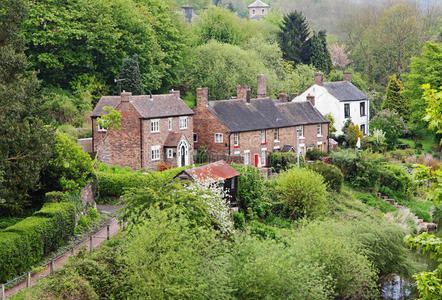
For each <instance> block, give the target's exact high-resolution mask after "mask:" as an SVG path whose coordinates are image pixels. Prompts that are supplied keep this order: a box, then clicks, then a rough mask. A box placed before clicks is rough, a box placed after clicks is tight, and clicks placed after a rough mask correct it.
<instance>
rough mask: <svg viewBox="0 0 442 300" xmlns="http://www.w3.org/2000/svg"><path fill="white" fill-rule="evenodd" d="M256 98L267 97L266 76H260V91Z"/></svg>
mask: <svg viewBox="0 0 442 300" xmlns="http://www.w3.org/2000/svg"><path fill="white" fill-rule="evenodd" d="M256 97H257V98H265V97H267V84H266V76H265V75H264V74H260V75H258V91H257V95H256Z"/></svg>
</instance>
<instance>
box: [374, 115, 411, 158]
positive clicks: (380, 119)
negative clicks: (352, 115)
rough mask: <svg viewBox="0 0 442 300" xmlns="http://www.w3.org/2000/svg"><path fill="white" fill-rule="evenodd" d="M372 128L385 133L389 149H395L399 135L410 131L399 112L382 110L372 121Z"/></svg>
mask: <svg viewBox="0 0 442 300" xmlns="http://www.w3.org/2000/svg"><path fill="white" fill-rule="evenodd" d="M370 128H371V129H372V130H374V129H378V130H382V131H383V132H384V133H385V140H386V142H387V144H388V146H387V149H388V150H393V149H394V148H395V147H396V145H397V144H398V142H399V137H400V136H401V135H403V134H405V133H406V132H407V131H408V128H407V127H406V126H405V123H404V120H403V119H402V117H401V116H399V114H398V113H397V112H391V111H389V110H382V111H380V112H378V113H377V115H376V116H374V117H373V119H372V120H371V122H370Z"/></svg>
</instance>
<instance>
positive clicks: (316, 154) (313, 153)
mask: <svg viewBox="0 0 442 300" xmlns="http://www.w3.org/2000/svg"><path fill="white" fill-rule="evenodd" d="M325 155H326V154H325V153H324V152H322V151H321V150H319V149H317V148H314V149H313V150H307V153H306V154H305V156H306V157H307V158H308V159H309V160H319V159H321V157H323V156H325Z"/></svg>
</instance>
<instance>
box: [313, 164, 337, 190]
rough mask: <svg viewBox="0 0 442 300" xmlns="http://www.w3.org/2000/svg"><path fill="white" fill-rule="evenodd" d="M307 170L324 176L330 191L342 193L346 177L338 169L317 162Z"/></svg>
mask: <svg viewBox="0 0 442 300" xmlns="http://www.w3.org/2000/svg"><path fill="white" fill-rule="evenodd" d="M307 168H309V169H311V170H313V171H315V172H316V173H319V174H321V175H322V177H323V178H324V182H325V184H327V189H328V190H329V191H335V192H338V193H339V192H340V191H341V188H342V183H343V181H344V175H343V174H342V172H341V170H339V168H338V167H336V166H334V165H330V164H325V163H323V162H315V163H312V164H307Z"/></svg>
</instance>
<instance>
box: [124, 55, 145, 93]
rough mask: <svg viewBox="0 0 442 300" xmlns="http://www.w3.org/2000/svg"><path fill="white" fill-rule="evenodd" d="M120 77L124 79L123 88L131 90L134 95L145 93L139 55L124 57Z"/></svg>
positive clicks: (127, 90)
mask: <svg viewBox="0 0 442 300" xmlns="http://www.w3.org/2000/svg"><path fill="white" fill-rule="evenodd" d="M120 79H122V81H121V90H125V91H126V92H131V93H132V94H133V95H142V94H143V93H144V92H143V84H142V81H141V73H140V67H139V66H138V56H137V55H134V56H133V57H125V58H124V60H123V66H122V67H121V71H120Z"/></svg>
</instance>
